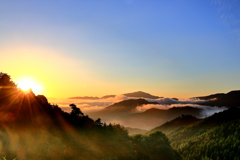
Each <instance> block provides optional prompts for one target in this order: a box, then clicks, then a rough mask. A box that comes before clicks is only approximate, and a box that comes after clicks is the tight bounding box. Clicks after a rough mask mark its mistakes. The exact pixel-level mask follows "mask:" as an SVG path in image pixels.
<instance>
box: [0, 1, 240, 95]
mask: <svg viewBox="0 0 240 160" xmlns="http://www.w3.org/2000/svg"><path fill="white" fill-rule="evenodd" d="M0 71H2V72H6V73H8V74H10V75H11V76H12V78H13V80H14V81H17V80H18V79H20V78H22V77H32V78H33V79H35V80H36V81H37V82H38V83H39V84H41V85H42V86H43V87H44V88H45V90H43V91H42V93H43V94H45V95H46V96H48V97H60V98H61V97H62V98H63V97H65V98H66V97H72V96H85V95H86V96H104V95H107V94H122V93H127V92H133V91H139V90H141V91H145V92H148V93H151V94H153V95H158V96H165V97H179V98H181V97H192V96H200V95H206V94H212V93H216V92H228V91H230V90H237V89H240V83H239V82H240V1H239V0H226V1H225V0H212V1H211V0H181V1H180V0H171V1H168V0H51V1H49V0H39V1H29V0H10V1H9V0H8V1H7V0H0Z"/></svg>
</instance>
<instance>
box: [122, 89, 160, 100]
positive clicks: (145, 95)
mask: <svg viewBox="0 0 240 160" xmlns="http://www.w3.org/2000/svg"><path fill="white" fill-rule="evenodd" d="M123 95H124V96H127V97H135V98H149V99H158V98H162V97H158V96H154V95H151V94H149V93H146V92H143V91H137V92H132V93H125V94H123Z"/></svg>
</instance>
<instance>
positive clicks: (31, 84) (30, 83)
mask: <svg viewBox="0 0 240 160" xmlns="http://www.w3.org/2000/svg"><path fill="white" fill-rule="evenodd" d="M17 86H18V88H20V89H21V90H22V91H24V92H29V91H33V93H35V94H36V95H37V94H41V92H42V90H44V88H43V87H42V86H41V85H40V84H39V83H38V82H36V81H35V80H34V79H32V78H29V77H25V78H22V79H19V80H18V81H17Z"/></svg>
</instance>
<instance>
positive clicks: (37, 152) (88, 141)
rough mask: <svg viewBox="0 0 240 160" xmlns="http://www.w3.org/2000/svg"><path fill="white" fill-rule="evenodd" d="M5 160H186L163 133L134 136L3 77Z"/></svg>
mask: <svg viewBox="0 0 240 160" xmlns="http://www.w3.org/2000/svg"><path fill="white" fill-rule="evenodd" d="M0 75H1V76H0V158H3V157H5V158H6V159H7V160H12V159H14V158H16V159H17V160H26V159H27V160H28V159H29V160H30V159H34V160H56V159H57V160H139V159H142V160H158V159H168V160H181V157H180V155H179V153H178V152H176V151H175V150H173V149H172V148H171V146H170V143H169V141H168V139H167V138H166V136H165V135H164V134H163V133H162V132H159V131H157V132H154V133H151V134H148V135H144V136H143V135H135V136H132V137H131V136H129V135H128V132H127V131H126V130H125V128H124V127H123V126H120V125H118V124H105V123H102V122H101V119H96V120H93V119H91V118H89V117H88V116H86V115H84V113H82V111H81V109H80V108H78V107H77V106H76V105H75V104H70V107H71V109H72V111H71V112H70V113H66V112H63V111H62V110H61V108H59V107H58V105H56V104H55V105H53V104H50V103H49V102H48V100H47V98H46V97H44V96H43V95H38V96H36V95H35V94H34V93H33V92H32V91H31V90H29V91H28V92H24V91H22V90H20V89H18V88H17V86H16V84H15V83H14V82H13V81H11V78H10V76H9V75H7V74H3V73H1V74H0Z"/></svg>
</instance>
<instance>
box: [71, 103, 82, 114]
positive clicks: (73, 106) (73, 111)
mask: <svg viewBox="0 0 240 160" xmlns="http://www.w3.org/2000/svg"><path fill="white" fill-rule="evenodd" d="M69 106H70V107H71V108H72V111H71V113H70V114H71V115H76V116H84V114H83V112H82V111H81V110H80V108H78V107H77V106H76V105H75V104H70V105H69Z"/></svg>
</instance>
